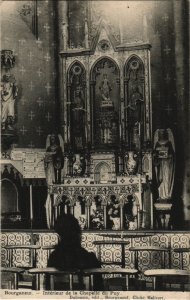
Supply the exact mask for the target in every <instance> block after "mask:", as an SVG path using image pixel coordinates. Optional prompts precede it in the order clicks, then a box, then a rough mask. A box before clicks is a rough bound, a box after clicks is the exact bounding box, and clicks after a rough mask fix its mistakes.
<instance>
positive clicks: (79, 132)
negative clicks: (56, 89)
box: [68, 62, 86, 151]
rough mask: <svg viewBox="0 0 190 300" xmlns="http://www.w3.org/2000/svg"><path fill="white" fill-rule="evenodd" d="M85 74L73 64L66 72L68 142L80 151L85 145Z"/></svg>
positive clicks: (81, 68) (79, 64) (81, 67)
mask: <svg viewBox="0 0 190 300" xmlns="http://www.w3.org/2000/svg"><path fill="white" fill-rule="evenodd" d="M85 87H86V72H85V69H84V67H83V66H82V64H81V63H79V62H75V63H74V64H73V65H72V66H71V68H70V70H69V72H68V105H69V106H70V110H69V112H70V113H69V116H70V120H69V121H70V122H69V125H70V140H71V145H72V147H73V149H75V150H76V151H77V150H78V151H80V150H81V149H83V148H84V146H85V143H86V135H85V120H86V95H85V94H86V93H85Z"/></svg>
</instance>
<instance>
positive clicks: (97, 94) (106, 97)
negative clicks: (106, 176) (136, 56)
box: [91, 57, 120, 148]
mask: <svg viewBox="0 0 190 300" xmlns="http://www.w3.org/2000/svg"><path fill="white" fill-rule="evenodd" d="M91 76H92V85H91V89H92V98H93V99H92V103H93V104H92V105H93V116H92V120H93V121H92V122H93V126H92V128H94V131H93V137H94V145H95V147H99V148H100V147H101V148H109V147H113V146H114V145H117V143H118V136H119V124H118V123H119V119H118V116H119V106H120V93H119V69H118V66H117V65H116V63H115V62H114V61H113V60H111V59H110V58H107V57H105V58H102V59H101V60H99V61H98V62H97V63H96V64H95V65H94V67H93V68H92V72H91Z"/></svg>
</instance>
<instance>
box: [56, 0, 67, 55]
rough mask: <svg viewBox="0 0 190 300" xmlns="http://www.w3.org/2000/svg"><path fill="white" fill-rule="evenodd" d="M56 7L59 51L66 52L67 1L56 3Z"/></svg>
mask: <svg viewBox="0 0 190 300" xmlns="http://www.w3.org/2000/svg"><path fill="white" fill-rule="evenodd" d="M57 6H58V20H59V24H58V25H59V45H60V51H62V50H67V47H68V17H67V9H68V3H67V1H57Z"/></svg>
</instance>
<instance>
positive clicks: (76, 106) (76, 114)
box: [72, 86, 86, 148]
mask: <svg viewBox="0 0 190 300" xmlns="http://www.w3.org/2000/svg"><path fill="white" fill-rule="evenodd" d="M85 111H86V110H85V108H84V93H83V89H82V87H81V86H76V88H75V90H74V94H73V103H72V120H73V124H72V125H73V126H74V128H73V133H74V144H75V146H76V147H77V148H83V144H84V134H85Z"/></svg>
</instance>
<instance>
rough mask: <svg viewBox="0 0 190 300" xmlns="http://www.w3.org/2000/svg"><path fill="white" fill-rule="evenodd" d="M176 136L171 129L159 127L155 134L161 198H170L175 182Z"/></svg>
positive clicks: (155, 154)
mask: <svg viewBox="0 0 190 300" xmlns="http://www.w3.org/2000/svg"><path fill="white" fill-rule="evenodd" d="M174 154H175V153H174V138H173V134H172V131H171V129H167V130H166V129H157V130H156V132H155V136H154V157H153V158H154V165H155V171H156V180H157V184H158V193H159V199H170V198H171V196H172V189H173V183H174V173H175V164H174Z"/></svg>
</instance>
